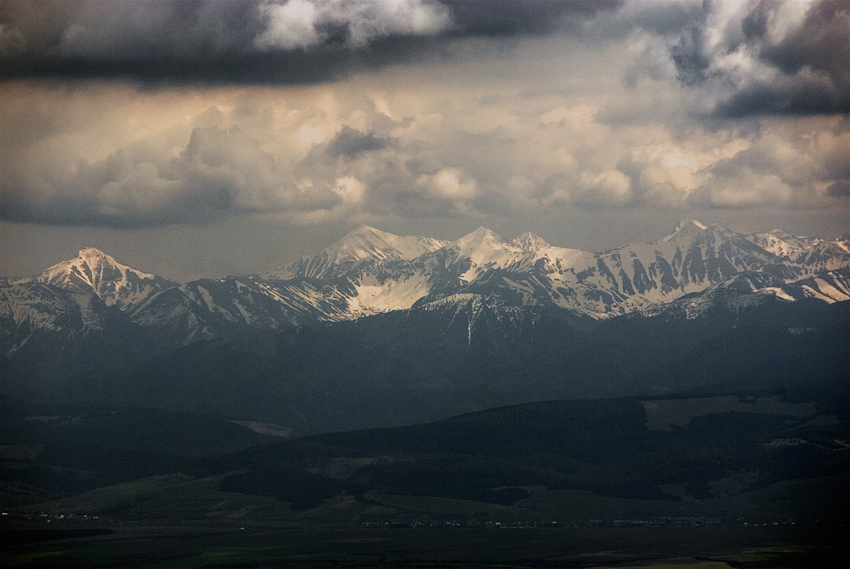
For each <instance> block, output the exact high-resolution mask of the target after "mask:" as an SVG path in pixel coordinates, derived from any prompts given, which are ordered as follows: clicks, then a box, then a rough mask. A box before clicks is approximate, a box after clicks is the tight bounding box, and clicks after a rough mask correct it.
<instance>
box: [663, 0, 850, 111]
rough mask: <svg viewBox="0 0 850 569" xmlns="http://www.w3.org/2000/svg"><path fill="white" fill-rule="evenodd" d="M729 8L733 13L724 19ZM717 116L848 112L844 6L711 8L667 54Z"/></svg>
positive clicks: (832, 1) (849, 44)
mask: <svg viewBox="0 0 850 569" xmlns="http://www.w3.org/2000/svg"><path fill="white" fill-rule="evenodd" d="M730 6H731V7H733V8H737V9H739V10H740V11H739V13H737V14H735V16H736V17H732V18H729V17H728V14H727V13H728V12H729V11H730ZM670 55H671V57H672V60H673V62H674V63H675V65H676V69H677V72H678V78H679V80H680V82H681V83H682V84H684V85H686V86H690V87H693V88H695V89H705V92H706V96H707V97H712V98H714V105H713V108H711V109H710V111H711V112H712V114H714V115H717V116H721V117H742V116H751V115H804V114H827V113H845V112H850V2H848V1H847V0H817V1H815V2H813V3H812V4H811V5H810V6H808V7H807V8H806V6H805V5H803V4H794V3H791V2H774V1H765V0H762V1H759V2H747V3H740V4H737V5H736V4H735V3H732V2H723V1H711V2H706V3H705V4H704V8H703V11H702V14H701V15H700V17H699V18H698V19H696V20H693V21H691V22H690V23H688V24H687V25H686V26H684V28H683V29H682V32H681V33H680V34H679V36H678V40H677V41H676V42H674V44H673V45H672V46H671V48H670Z"/></svg>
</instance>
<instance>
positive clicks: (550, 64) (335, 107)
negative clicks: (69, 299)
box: [0, 0, 850, 281]
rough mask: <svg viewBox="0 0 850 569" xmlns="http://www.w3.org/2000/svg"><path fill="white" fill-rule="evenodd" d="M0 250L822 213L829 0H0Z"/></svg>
mask: <svg viewBox="0 0 850 569" xmlns="http://www.w3.org/2000/svg"><path fill="white" fill-rule="evenodd" d="M0 200H2V201H0V275H5V276H13V275H14V276H22V275H27V274H32V273H35V272H37V271H40V270H42V269H44V268H46V267H47V266H49V265H51V264H53V263H56V262H59V261H61V260H64V259H67V258H71V257H74V256H75V255H76V253H77V250H78V249H80V248H82V247H87V246H93V247H98V248H100V249H102V250H104V251H106V252H107V253H110V254H111V255H113V256H115V257H116V258H118V259H119V260H120V261H122V262H125V263H127V264H129V265H131V266H134V267H136V268H139V269H143V270H147V271H150V272H156V273H159V274H162V275H163V276H166V277H169V278H173V279H177V280H183V281H185V280H190V279H193V278H198V277H201V276H210V277H218V276H224V275H227V274H243V273H249V272H260V271H264V270H267V269H271V268H273V267H276V266H280V265H282V264H284V263H286V262H289V261H292V260H294V259H295V258H297V257H298V256H300V255H303V254H308V253H312V252H315V251H317V250H319V249H321V248H323V247H324V246H326V245H328V244H330V243H332V242H333V241H335V240H336V239H338V238H339V237H341V236H342V235H343V234H345V233H346V232H348V231H349V230H351V229H353V228H354V227H356V226H357V225H360V224H362V223H366V224H369V225H372V226H375V227H377V228H379V229H383V230H386V231H391V232H394V233H400V234H424V235H428V236H431V237H438V238H444V239H456V238H458V237H460V236H462V235H464V234H466V233H468V232H470V231H472V230H474V229H475V228H477V227H479V226H485V227H489V228H490V229H493V230H494V231H496V232H497V233H500V234H501V235H502V236H503V237H506V238H509V239H510V238H513V237H515V236H516V235H517V234H519V233H521V232H523V231H532V232H534V233H537V234H539V235H540V236H541V237H543V238H544V239H546V240H547V241H549V242H550V243H552V244H553V245H560V246H564V247H574V248H581V249H593V250H596V249H604V248H612V247H617V246H620V245H624V244H626V243H628V242H631V241H648V240H654V239H656V238H658V237H661V236H662V235H664V234H666V233H668V232H669V231H670V230H672V228H673V227H674V226H675V225H676V223H677V222H678V221H679V219H681V218H685V217H691V218H696V219H699V220H701V221H703V222H705V223H719V224H721V225H724V226H726V227H728V228H730V229H734V230H737V231H742V232H751V231H766V230H770V229H773V228H782V229H786V230H788V231H791V232H794V233H797V234H803V235H815V236H821V237H835V236H837V235H838V234H840V233H844V232H848V231H850V0H812V1H803V0H789V1H786V2H782V1H752V2H747V1H740V0H725V1H724V0H706V1H705V2H703V1H702V0H697V1H692V0H669V1H661V0H657V1H651V0H632V1H629V0H625V1H614V0H611V1H608V0H599V1H579V0H575V1H570V0H565V1H556V0H552V1H543V0H526V1H521V0H439V1H438V0H383V1H382V0H288V1H284V0H280V1H248V0H245V1H240V0H218V1H191V0H181V1H170V0H126V1H118V0H111V1H75V0H61V1H44V2H30V1H28V0H12V1H7V0H0Z"/></svg>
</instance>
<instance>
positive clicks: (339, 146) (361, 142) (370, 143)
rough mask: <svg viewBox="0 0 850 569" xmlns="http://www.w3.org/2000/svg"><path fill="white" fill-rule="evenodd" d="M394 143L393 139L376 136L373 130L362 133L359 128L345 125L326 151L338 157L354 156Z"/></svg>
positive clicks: (381, 148)
mask: <svg viewBox="0 0 850 569" xmlns="http://www.w3.org/2000/svg"><path fill="white" fill-rule="evenodd" d="M391 144H392V140H390V139H387V138H381V137H378V136H375V134H374V133H372V132H367V133H362V132H360V131H359V130H357V129H354V128H351V127H348V126H343V127H342V130H341V131H340V132H339V133H338V134H337V135H336V136H335V137H334V138H333V140H331V141H330V142H329V143H328V145H327V148H326V149H325V152H327V154H328V155H330V156H332V157H334V158H337V157H339V156H347V157H349V158H353V157H355V156H357V155H359V154H362V153H364V152H371V151H373V150H383V149H384V148H387V147H388V146H390V145H391Z"/></svg>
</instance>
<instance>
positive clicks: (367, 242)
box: [262, 225, 448, 280]
mask: <svg viewBox="0 0 850 569" xmlns="http://www.w3.org/2000/svg"><path fill="white" fill-rule="evenodd" d="M447 244H448V242H447V241H440V240H438V239H431V238H428V237H419V236H415V235H405V236H401V235H395V234H393V233H388V232H386V231H381V230H380V229H375V228H374V227H370V226H368V225H361V226H359V227H357V228H356V229H354V230H352V231H351V232H349V233H348V234H346V235H345V236H344V237H343V238H342V239H340V240H339V241H337V242H336V243H334V244H333V245H331V246H329V247H326V248H325V249H323V250H322V251H321V252H320V253H319V254H318V255H315V256H312V257H302V258H301V259H299V260H298V261H295V262H294V263H292V264H291V265H289V266H287V267H284V268H281V269H276V270H272V271H269V272H267V273H264V274H263V275H262V277H263V278H266V279H280V280H288V279H292V278H305V277H306V278H332V277H339V276H343V275H344V274H346V273H347V272H348V271H349V270H350V269H351V268H352V267H353V266H355V265H357V264H358V263H360V262H361V261H369V260H371V261H378V262H382V261H392V260H404V261H410V260H413V259H415V258H416V257H419V256H420V255H424V254H425V253H430V252H432V251H436V250H437V249H440V248H442V247H444V246H445V245H447Z"/></svg>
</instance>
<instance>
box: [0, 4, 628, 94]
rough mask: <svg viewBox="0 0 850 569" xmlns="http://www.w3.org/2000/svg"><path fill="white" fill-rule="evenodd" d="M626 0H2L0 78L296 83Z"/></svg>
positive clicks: (544, 26) (536, 30)
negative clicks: (467, 38)
mask: <svg viewBox="0 0 850 569" xmlns="http://www.w3.org/2000/svg"><path fill="white" fill-rule="evenodd" d="M618 4H619V2H617V1H614V0H601V1H598V2H585V1H579V0H573V1H544V0H531V1H528V2H516V1H513V0H490V1H476V0H444V1H443V2H439V1H437V0H403V1H401V2H396V3H386V2H381V1H380V0H360V1H357V2H352V1H349V0H287V1H286V2H284V1H261V0H134V1H119V0H46V1H42V2H28V1H23V0H0V80H9V79H15V78H38V77H52V78H62V79H88V78H117V79H130V80H138V81H143V82H153V83H157V82H160V83H187V84H188V83H210V84H221V83H230V82H233V83H275V84H297V83H310V82H316V81H325V80H332V79H334V78H337V77H339V76H341V75H345V74H347V73H350V72H353V71H357V70H358V69H367V68H375V67H381V66H383V65H387V64H390V63H394V62H400V61H406V60H409V59H411V58H414V57H420V56H423V55H427V54H429V53H436V52H439V50H440V48H441V47H442V46H445V45H446V42H449V41H452V40H456V39H461V38H464V37H503V36H514V35H523V34H542V33H546V32H549V31H551V30H553V29H554V28H556V27H557V26H559V25H563V24H565V23H566V24H569V22H571V21H580V20H581V19H583V18H586V17H589V16H590V15H592V14H593V13H595V12H598V11H600V10H606V9H610V8H612V7H614V6H616V5H618Z"/></svg>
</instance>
